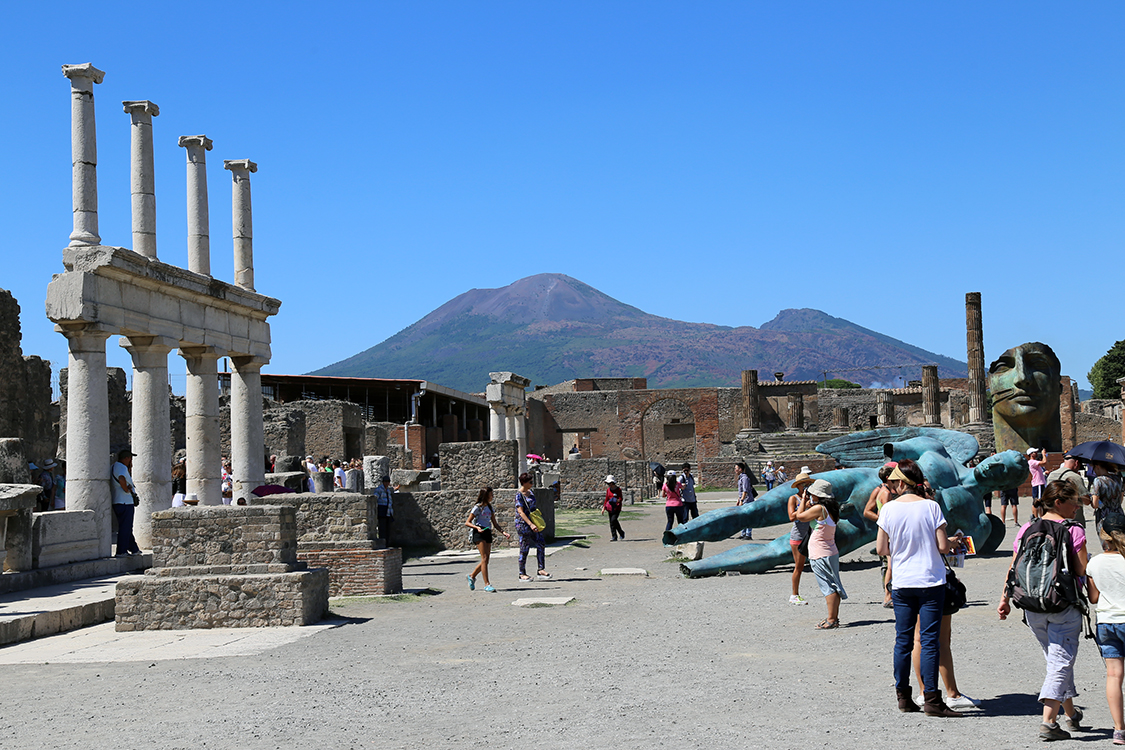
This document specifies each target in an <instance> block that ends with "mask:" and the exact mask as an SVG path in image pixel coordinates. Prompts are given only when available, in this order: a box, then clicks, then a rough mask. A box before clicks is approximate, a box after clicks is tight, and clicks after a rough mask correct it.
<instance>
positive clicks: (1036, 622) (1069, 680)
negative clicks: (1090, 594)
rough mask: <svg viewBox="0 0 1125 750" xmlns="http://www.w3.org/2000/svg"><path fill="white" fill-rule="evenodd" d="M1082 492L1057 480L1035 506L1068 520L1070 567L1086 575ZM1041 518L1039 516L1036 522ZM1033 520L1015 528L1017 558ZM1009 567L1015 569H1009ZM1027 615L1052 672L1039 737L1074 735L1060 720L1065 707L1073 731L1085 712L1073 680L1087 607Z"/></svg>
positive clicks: (1004, 603)
mask: <svg viewBox="0 0 1125 750" xmlns="http://www.w3.org/2000/svg"><path fill="white" fill-rule="evenodd" d="M1080 502H1081V501H1080V500H1079V499H1078V493H1077V492H1076V491H1075V489H1074V487H1073V486H1072V485H1071V484H1070V483H1069V482H1052V483H1051V484H1048V485H1047V488H1046V489H1045V490H1044V491H1043V496H1042V497H1041V498H1039V499H1038V500H1036V501H1035V505H1036V510H1038V511H1039V517H1040V518H1041V519H1043V521H1053V522H1055V523H1060V524H1064V525H1065V526H1066V527H1067V529H1068V531H1069V532H1070V533H1069V536H1068V540H1069V542H1070V546H1069V549H1068V555H1069V558H1070V560H1069V564H1068V568H1069V569H1070V571H1071V573H1073V575H1074V576H1075V580H1076V581H1079V580H1081V578H1082V576H1084V575H1086V531H1085V530H1084V529H1083V528H1082V527H1081V526H1080V525H1078V524H1076V523H1073V522H1071V519H1072V518H1073V517H1074V512H1075V510H1077V509H1078V505H1079V504H1080ZM1032 523H1036V522H1032ZM1032 523H1026V524H1024V525H1023V526H1022V527H1020V530H1019V532H1017V533H1016V540H1015V543H1014V544H1013V545H1012V550H1013V554H1012V564H1013V565H1014V564H1015V562H1016V556H1017V555H1018V554H1019V549H1020V540H1021V539H1023V537H1024V534H1025V533H1026V532H1027V530H1028V528H1029V527H1030V526H1031V525H1032ZM1009 572H1010V569H1009ZM996 611H997V612H998V613H999V615H1000V619H1001V620H1003V619H1006V618H1007V616H1008V614H1009V613H1010V612H1011V611H1012V607H1011V604H1010V603H1009V601H1008V590H1007V586H1006V585H1005V590H1004V593H1003V594H1002V595H1001V597H1000V606H998V607H997V608H996ZM1023 615H1024V620H1025V621H1026V622H1027V626H1028V627H1029V628H1031V632H1032V633H1034V634H1035V638H1036V640H1038V641H1039V645H1040V647H1042V649H1043V658H1044V659H1045V660H1046V662H1047V676H1046V677H1045V678H1044V680H1043V687H1042V688H1041V689H1040V690H1039V702H1040V703H1042V704H1043V722H1042V724H1040V726H1039V738H1040V739H1041V740H1044V741H1050V740H1065V739H1070V733H1069V732H1067V731H1066V730H1065V729H1063V728H1061V727H1060V726H1059V724H1058V721H1057V719H1058V716H1059V710H1060V708H1061V709H1062V710H1063V711H1064V712H1065V713H1066V726H1067V729H1070V730H1071V731H1076V730H1077V729H1079V726H1078V725H1079V722H1080V721H1081V720H1082V712H1081V711H1079V710H1078V709H1076V708H1075V707H1074V698H1075V696H1077V695H1078V689H1077V688H1076V687H1075V685H1074V660H1075V659H1076V658H1078V642H1079V634H1080V631H1081V630H1082V613H1081V612H1080V611H1079V609H1078V607H1076V606H1069V607H1067V608H1066V609H1064V610H1063V611H1062V612H1051V613H1041V612H1032V611H1030V610H1024V613H1023Z"/></svg>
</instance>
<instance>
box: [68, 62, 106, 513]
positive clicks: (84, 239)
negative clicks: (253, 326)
mask: <svg viewBox="0 0 1125 750" xmlns="http://www.w3.org/2000/svg"><path fill="white" fill-rule="evenodd" d="M62 72H63V75H64V76H66V77H67V78H69V79H70V160H71V179H72V182H71V199H72V202H73V207H74V231H72V232H71V233H70V245H71V247H75V246H80V245H100V244H101V241H102V238H101V236H100V235H99V234H98V137H97V129H96V127H95V123H94V84H95V83H101V82H102V79H104V78H105V73H104V72H103V71H101V70H98V69H97V68H95V67H94V66H93V65H91V64H90V63H83V64H82V65H64V66H62ZM68 498H69V495H68Z"/></svg>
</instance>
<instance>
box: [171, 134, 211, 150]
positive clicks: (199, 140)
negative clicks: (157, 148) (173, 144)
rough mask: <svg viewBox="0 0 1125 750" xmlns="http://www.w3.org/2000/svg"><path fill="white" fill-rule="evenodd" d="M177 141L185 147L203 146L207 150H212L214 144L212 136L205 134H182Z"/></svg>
mask: <svg viewBox="0 0 1125 750" xmlns="http://www.w3.org/2000/svg"><path fill="white" fill-rule="evenodd" d="M177 143H178V144H179V145H180V146H182V147H183V148H191V147H192V146H195V147H197V148H198V147H203V148H204V149H205V150H207V151H210V150H211V147H212V146H213V145H214V144H213V143H212V141H211V139H210V138H208V137H207V136H205V135H181V136H180V139H179V141H177Z"/></svg>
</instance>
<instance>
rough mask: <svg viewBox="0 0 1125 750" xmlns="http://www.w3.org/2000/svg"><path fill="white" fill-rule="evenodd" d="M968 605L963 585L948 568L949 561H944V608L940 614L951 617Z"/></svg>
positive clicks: (951, 569)
mask: <svg viewBox="0 0 1125 750" xmlns="http://www.w3.org/2000/svg"><path fill="white" fill-rule="evenodd" d="M968 603H969V597H968V592H967V590H966V589H965V584H963V583H961V581H960V580H958V578H957V574H956V573H954V572H953V568H951V567H949V561H948V560H946V561H945V606H944V607H942V610H941V614H942V616H943V617H944V616H945V615H951V614H953V613H955V612H956V611H957V610H959V609H961V608H962V607H964V606H965V605H966V604H968Z"/></svg>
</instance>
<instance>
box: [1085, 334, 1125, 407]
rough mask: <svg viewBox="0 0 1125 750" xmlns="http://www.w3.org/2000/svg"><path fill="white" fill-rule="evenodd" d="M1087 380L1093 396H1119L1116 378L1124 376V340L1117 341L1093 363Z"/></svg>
mask: <svg viewBox="0 0 1125 750" xmlns="http://www.w3.org/2000/svg"><path fill="white" fill-rule="evenodd" d="M1086 378H1087V380H1089V381H1090V385H1091V386H1093V388H1094V398H1114V399H1116V398H1121V386H1119V385H1118V384H1117V379H1118V378H1125V341H1118V342H1117V343H1116V344H1114V345H1113V346H1112V347H1110V349H1109V351H1108V352H1106V353H1105V356H1103V357H1102V358H1101V359H1099V360H1098V361H1097V362H1095V363H1094V366H1093V367H1091V368H1090V372H1089V373H1087V374H1086Z"/></svg>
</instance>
